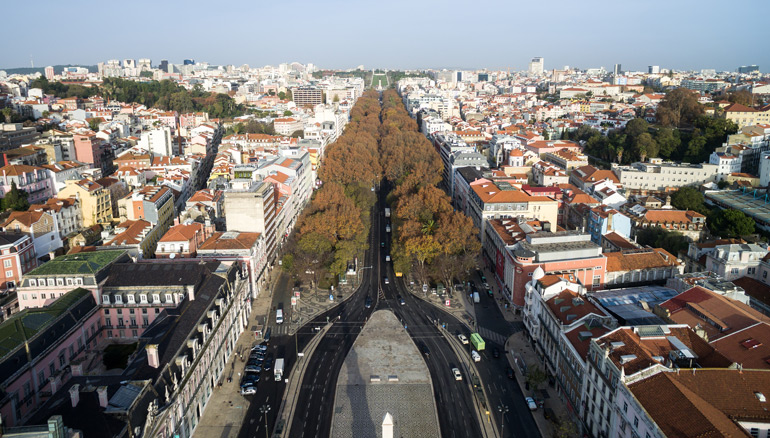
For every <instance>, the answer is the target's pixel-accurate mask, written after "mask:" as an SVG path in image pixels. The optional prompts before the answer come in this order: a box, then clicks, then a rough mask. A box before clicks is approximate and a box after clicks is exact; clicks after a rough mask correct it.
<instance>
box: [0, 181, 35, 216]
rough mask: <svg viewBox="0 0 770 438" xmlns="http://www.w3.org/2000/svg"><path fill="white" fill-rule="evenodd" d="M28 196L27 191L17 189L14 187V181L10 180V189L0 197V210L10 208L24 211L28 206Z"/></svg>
mask: <svg viewBox="0 0 770 438" xmlns="http://www.w3.org/2000/svg"><path fill="white" fill-rule="evenodd" d="M28 197H29V193H27V192H25V191H23V190H19V188H18V187H16V181H11V190H9V191H8V193H6V194H5V196H4V197H3V198H2V199H0V210H2V211H5V210H8V209H10V210H14V211H25V210H27V209H28V208H29V201H27V198H28Z"/></svg>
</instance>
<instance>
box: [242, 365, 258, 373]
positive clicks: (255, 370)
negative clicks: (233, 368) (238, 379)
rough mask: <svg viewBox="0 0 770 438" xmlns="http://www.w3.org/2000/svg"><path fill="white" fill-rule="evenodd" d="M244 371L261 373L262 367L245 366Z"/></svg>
mask: <svg viewBox="0 0 770 438" xmlns="http://www.w3.org/2000/svg"><path fill="white" fill-rule="evenodd" d="M243 370H244V371H252V372H255V373H261V372H262V367H261V366H259V365H246V367H245V368H244V369H243Z"/></svg>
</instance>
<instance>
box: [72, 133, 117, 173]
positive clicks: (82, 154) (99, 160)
mask: <svg viewBox="0 0 770 438" xmlns="http://www.w3.org/2000/svg"><path fill="white" fill-rule="evenodd" d="M73 140H74V145H75V157H74V158H75V159H76V160H77V161H80V162H81V163H88V164H91V165H92V167H93V168H95V169H101V171H102V174H104V175H107V174H110V173H111V172H112V161H113V159H114V158H115V155H114V153H113V151H112V146H111V145H110V144H109V143H107V142H105V141H104V140H102V139H101V138H99V137H97V136H96V134H95V133H87V134H75V135H73Z"/></svg>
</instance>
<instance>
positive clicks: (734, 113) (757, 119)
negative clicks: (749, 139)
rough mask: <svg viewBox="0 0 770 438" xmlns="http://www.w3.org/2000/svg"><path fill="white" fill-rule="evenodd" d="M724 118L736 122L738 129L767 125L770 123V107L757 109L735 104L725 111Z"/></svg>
mask: <svg viewBox="0 0 770 438" xmlns="http://www.w3.org/2000/svg"><path fill="white" fill-rule="evenodd" d="M723 117H724V118H726V119H727V120H730V121H732V122H734V123H735V124H736V125H738V128H743V127H744V126H751V125H760V124H767V123H770V105H765V106H763V107H762V108H759V109H757V108H750V107H747V106H745V105H742V104H740V103H733V104H731V105H729V106H727V107H726V108H725V109H724V113H723Z"/></svg>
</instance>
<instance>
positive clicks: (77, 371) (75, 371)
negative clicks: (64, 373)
mask: <svg viewBox="0 0 770 438" xmlns="http://www.w3.org/2000/svg"><path fill="white" fill-rule="evenodd" d="M70 370H71V371H72V377H78V376H82V375H83V364H80V363H77V364H75V363H73V364H70Z"/></svg>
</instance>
